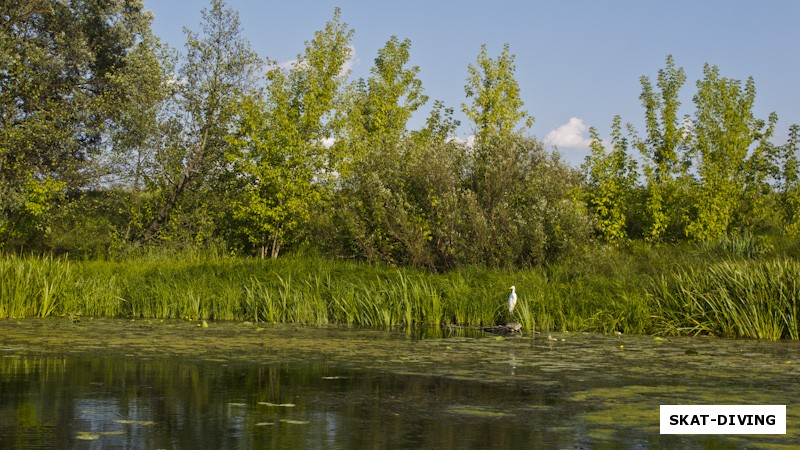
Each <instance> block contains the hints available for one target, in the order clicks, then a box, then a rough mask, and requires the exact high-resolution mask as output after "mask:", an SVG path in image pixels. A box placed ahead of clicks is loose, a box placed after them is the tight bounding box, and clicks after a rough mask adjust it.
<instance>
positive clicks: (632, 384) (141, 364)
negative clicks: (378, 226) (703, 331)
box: [0, 320, 800, 449]
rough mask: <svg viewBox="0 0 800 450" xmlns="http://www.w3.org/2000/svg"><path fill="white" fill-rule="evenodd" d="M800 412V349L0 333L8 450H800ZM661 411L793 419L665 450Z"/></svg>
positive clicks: (17, 326)
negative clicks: (768, 412) (763, 431)
mask: <svg viewBox="0 0 800 450" xmlns="http://www.w3.org/2000/svg"><path fill="white" fill-rule="evenodd" d="M562 339H563V340H562ZM797 399H800V346H798V345H797V344H796V343H791V342H779V343H766V342H757V341H733V340H721V339H699V338H695V339H689V338H667V339H664V340H655V339H654V338H652V337H647V336H608V335H597V334H561V333H559V334H557V335H556V334H553V336H552V337H551V339H548V336H547V335H535V336H523V337H513V338H512V337H509V338H505V339H498V338H496V337H495V336H493V335H484V334H481V333H467V334H466V335H465V334H464V333H453V334H449V335H448V334H445V335H444V336H441V337H437V338H426V339H418V338H409V337H408V336H407V335H405V334H404V333H389V332H376V331H369V330H347V329H318V328H294V327H276V326H268V327H264V326H263V325H262V326H261V327H259V326H258V325H250V324H245V325H243V324H233V323H227V324H225V323H211V324H210V326H209V328H207V329H201V328H197V327H196V326H195V324H193V323H188V322H160V321H153V322H147V321H139V322H129V321H93V322H88V323H87V321H84V322H82V323H79V324H73V323H71V322H69V321H67V320H62V321H19V322H11V321H7V322H0V448H4V449H5V448H76V449H83V448H90V449H94V448H96V449H100V448H103V449H105V448H137V449H138V448H152V449H156V448H176V449H177V448H191V449H200V448H215V449H224V448H297V449H302V448H314V449H317V448H319V449H361V448H401V449H402V448H409V449H412V448H413V449H418V448H437V449H447V448H662V447H663V448H678V447H680V448H708V449H716V448H739V447H757V448H762V447H767V448H770V447H772V448H796V447H798V446H799V445H800V416H798V414H797V413H798V410H797V408H796V402H797ZM660 404H787V405H788V406H787V434H786V435H785V436H760V437H759V436H727V437H725V436H662V435H660V434H659V428H658V417H659V405H660Z"/></svg>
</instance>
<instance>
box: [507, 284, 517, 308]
mask: <svg viewBox="0 0 800 450" xmlns="http://www.w3.org/2000/svg"><path fill="white" fill-rule="evenodd" d="M515 306H517V291H516V290H515V288H514V286H511V295H509V296H508V312H510V313H511V312H514V307H515Z"/></svg>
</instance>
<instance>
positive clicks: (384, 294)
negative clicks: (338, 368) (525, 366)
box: [0, 236, 800, 340]
mask: <svg viewBox="0 0 800 450" xmlns="http://www.w3.org/2000/svg"><path fill="white" fill-rule="evenodd" d="M778 244H784V245H786V244H787V243H785V242H778ZM679 247H680V248H678V247H676V246H662V247H652V246H634V247H633V248H630V249H627V250H621V249H616V248H614V247H605V248H597V249H594V250H593V251H592V253H591V254H589V255H585V257H583V258H576V259H574V260H572V261H570V262H569V263H568V264H550V265H547V266H540V267H536V268H529V269H527V270H498V269H489V268H481V267H468V268H467V267H464V268H461V269H457V270H453V271H450V272H447V273H442V274H436V273H432V272H429V271H420V270H415V269H412V268H396V267H394V268H392V267H387V266H373V265H367V264H365V263H359V262H348V261H333V260H329V259H325V258H321V257H309V256H306V257H302V256H288V257H284V258H280V259H278V260H259V259H253V258H237V257H230V256H224V255H214V254H212V253H210V252H207V251H201V252H199V253H193V254H187V253H182V254H171V253H166V254H158V253H151V254H150V255H149V256H148V255H140V256H136V257H133V256H131V257H129V258H127V259H125V260H121V261H74V260H69V259H65V258H54V257H48V256H45V257H33V256H28V257H21V256H9V257H6V258H3V259H0V318H25V317H57V316H69V317H71V318H75V317H125V318H153V319H185V320H237V321H252V322H266V323H295V324H306V325H317V326H322V325H327V324H334V325H343V326H351V327H352V326H360V327H372V328H379V329H391V330H395V329H403V330H406V331H409V332H411V331H412V330H418V329H421V328H430V329H439V330H441V329H443V328H447V327H453V326H455V327H485V326H490V325H494V324H498V323H506V322H511V321H516V322H520V323H521V324H522V326H523V331H524V332H525V333H528V334H532V333H533V332H535V331H539V332H550V331H592V332H602V333H612V332H622V333H635V334H656V335H711V336H720V337H748V338H759V339H769V340H778V339H794V340H796V339H798V338H799V336H798V325H799V324H800V321H798V317H799V316H798V314H800V301H799V300H798V299H799V298H800V282H798V280H800V263H798V262H797V260H796V257H795V253H797V252H800V242H798V241H793V242H791V243H790V245H789V246H788V247H790V248H791V253H786V252H785V251H784V250H780V249H776V247H775V246H774V243H773V244H770V243H766V242H765V241H763V240H760V239H756V238H754V237H752V236H743V237H737V238H726V239H723V240H720V241H717V242H715V243H714V244H703V245H690V246H687V245H683V246H679ZM779 248H785V247H779ZM512 284H513V285H515V286H516V287H517V292H518V295H519V300H518V303H517V307H516V309H515V310H514V312H513V313H509V312H508V311H507V309H506V302H505V299H506V298H507V295H508V289H507V288H508V287H509V286H510V285H512Z"/></svg>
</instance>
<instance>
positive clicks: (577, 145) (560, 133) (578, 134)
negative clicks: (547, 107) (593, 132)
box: [545, 117, 592, 150]
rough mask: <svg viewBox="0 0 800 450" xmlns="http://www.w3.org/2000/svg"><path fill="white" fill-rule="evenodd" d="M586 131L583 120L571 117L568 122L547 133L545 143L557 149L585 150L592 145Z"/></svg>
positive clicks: (586, 127) (586, 126) (587, 128)
mask: <svg viewBox="0 0 800 450" xmlns="http://www.w3.org/2000/svg"><path fill="white" fill-rule="evenodd" d="M588 131H589V126H588V125H586V124H585V123H584V122H583V119H579V118H577V117H572V118H570V119H569V122H567V123H565V124H564V125H561V126H560V127H558V128H556V129H555V130H553V131H551V132H550V133H548V134H547V137H546V138H545V142H546V143H548V144H550V145H553V146H555V147H559V148H571V149H579V150H586V149H588V148H589V144H591V143H592V140H591V139H589V137H588V135H587V133H588Z"/></svg>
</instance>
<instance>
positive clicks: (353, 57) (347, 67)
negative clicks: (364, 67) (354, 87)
mask: <svg viewBox="0 0 800 450" xmlns="http://www.w3.org/2000/svg"><path fill="white" fill-rule="evenodd" d="M359 63H361V58H359V57H358V53H356V48H355V47H353V46H352V45H351V46H350V57H349V58H347V61H345V62H344V64H343V65H342V72H341V73H340V75H347V74H349V73H350V71H351V70H353V68H354V67H355V66H357V65H358V64H359Z"/></svg>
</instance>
